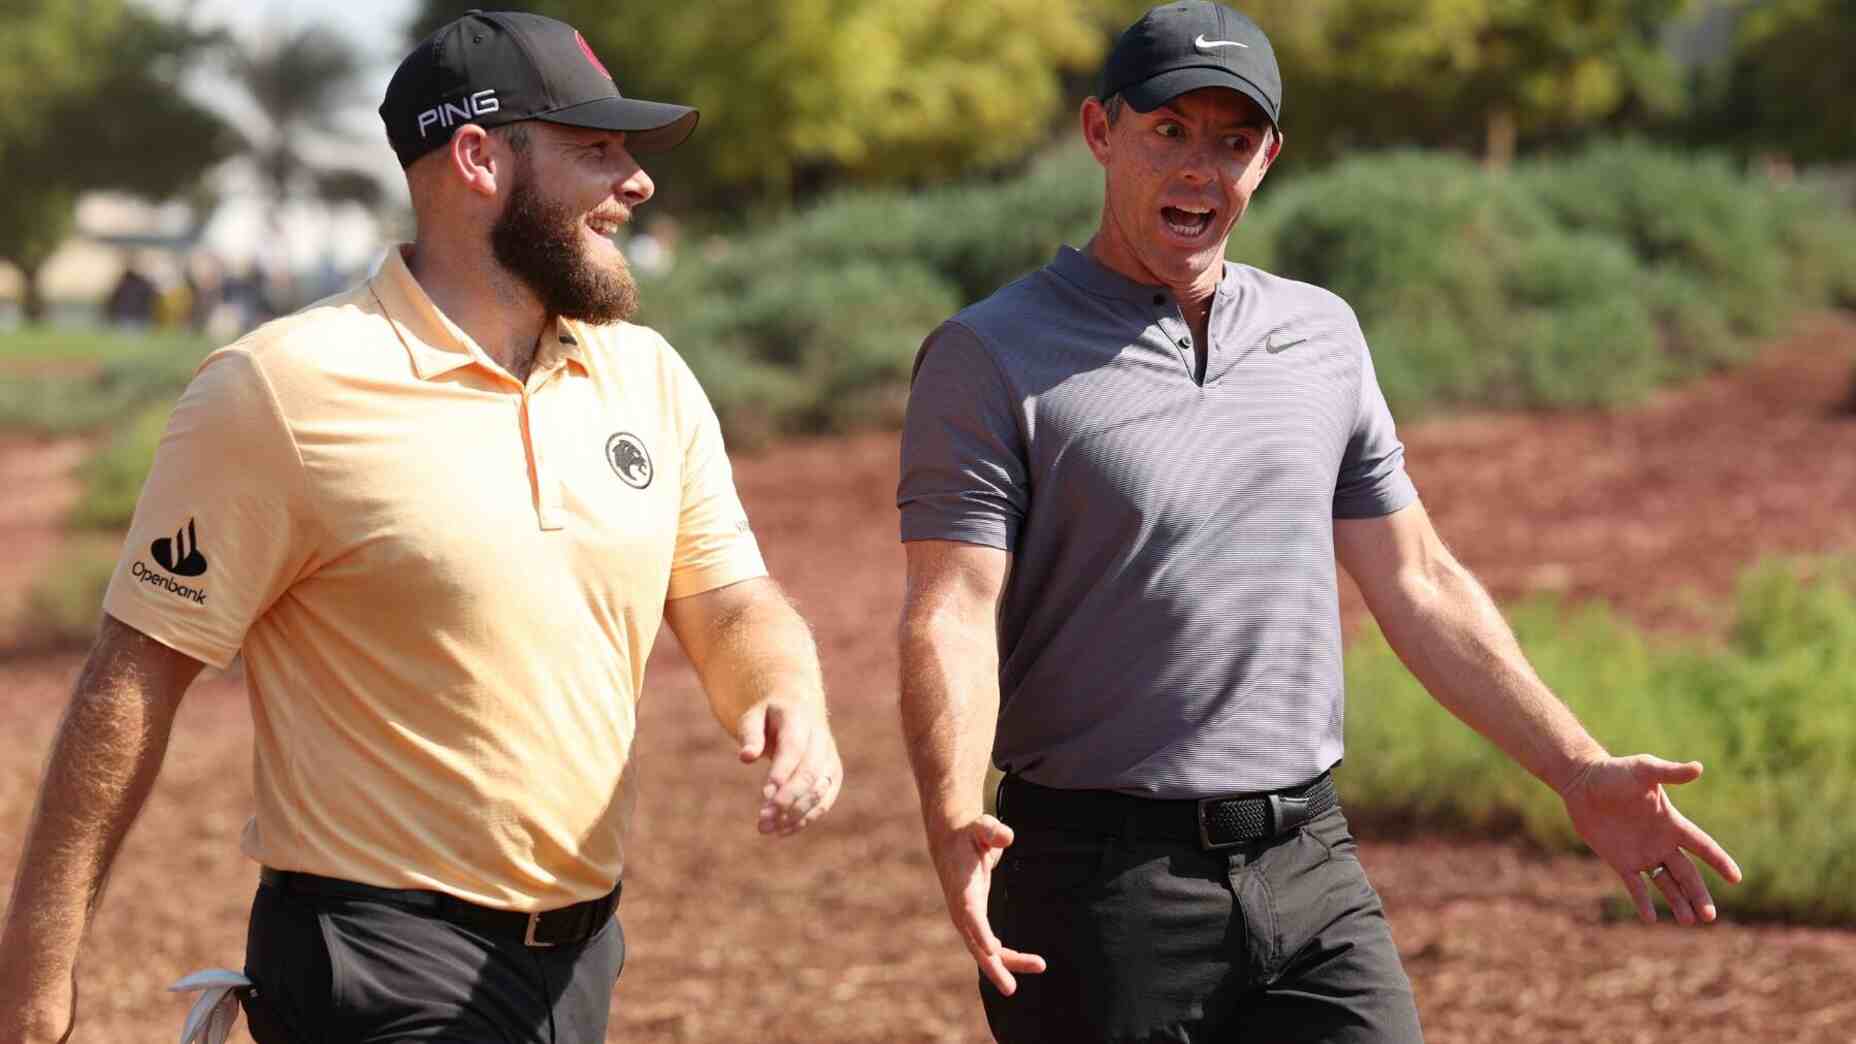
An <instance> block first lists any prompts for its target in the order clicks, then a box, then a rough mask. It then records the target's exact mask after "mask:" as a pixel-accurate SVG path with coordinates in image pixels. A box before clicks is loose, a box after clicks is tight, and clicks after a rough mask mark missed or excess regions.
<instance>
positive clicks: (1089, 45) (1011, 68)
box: [412, 0, 1107, 210]
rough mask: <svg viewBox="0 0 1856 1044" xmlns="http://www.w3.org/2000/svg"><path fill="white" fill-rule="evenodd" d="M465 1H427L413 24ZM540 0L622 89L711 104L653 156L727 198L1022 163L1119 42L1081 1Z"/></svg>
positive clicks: (915, 179) (537, 6)
mask: <svg viewBox="0 0 1856 1044" xmlns="http://www.w3.org/2000/svg"><path fill="white" fill-rule="evenodd" d="M468 6H470V5H469V4H468V3H465V2H457V0H422V3H421V5H420V13H419V16H418V17H417V19H416V20H415V22H414V25H413V27H412V35H413V36H414V38H418V37H421V36H423V35H424V34H426V33H428V32H430V31H431V30H432V29H434V28H436V27H437V26H439V25H442V24H443V23H445V22H446V21H449V20H450V19H451V18H453V17H455V16H457V15H458V14H461V13H462V12H463V11H464V10H465V9H466V8H467V7H468ZM528 6H530V7H531V8H532V9H534V10H537V11H540V12H542V13H546V14H550V15H553V16H555V17H558V18H561V19H563V20H565V21H568V22H571V23H573V24H574V25H575V26H576V27H578V28H579V29H580V30H581V31H582V32H583V33H585V35H586V37H587V39H588V41H589V42H590V43H591V44H592V45H593V48H594V50H596V51H597V52H598V53H599V56H600V58H601V60H602V61H603V62H604V63H605V65H606V67H607V68H609V69H612V70H613V71H614V75H615V76H616V77H617V79H618V83H619V87H620V90H622V91H624V92H625V93H626V94H628V95H637V96H640V97H648V98H662V99H665V100H671V101H679V102H683V103H685V104H690V105H695V106H696V107H698V108H700V109H701V110H702V113H703V117H702V127H701V129H700V130H699V131H698V133H697V134H696V136H695V137H694V138H692V139H691V140H690V142H689V143H688V144H687V145H685V146H683V147H682V148H680V149H678V150H677V151H676V152H675V153H674V154H672V155H671V156H670V157H666V158H665V160H662V161H657V163H663V164H664V165H666V166H668V167H670V168H671V169H673V170H674V171H675V172H676V178H675V179H672V180H675V181H679V182H681V183H682V184H681V187H683V188H684V190H685V191H689V192H693V193H694V194H698V195H701V196H703V197H704V198H703V202H704V204H705V205H707V206H710V207H712V208H714V209H719V210H730V209H739V208H740V207H741V206H742V205H743V203H744V202H749V201H752V200H754V199H756V198H758V199H771V200H774V201H790V200H793V199H796V198H804V197H809V196H811V195H813V194H815V193H816V192H818V191H819V190H821V189H823V188H825V187H827V186H830V185H833V184H839V183H852V184H856V183H864V184H873V183H922V182H928V181H933V180H937V179H942V178H947V177H950V176H953V175H956V174H959V173H962V172H966V171H970V170H972V169H975V168H986V167H993V166H998V165H1001V164H1005V163H1009V162H1011V161H1013V160H1016V159H1019V158H1021V157H1022V156H1024V155H1025V154H1026V153H1027V152H1028V151H1029V150H1030V149H1032V148H1033V147H1035V146H1036V145H1038V144H1039V143H1041V142H1042V141H1043V140H1044V138H1045V137H1046V135H1047V134H1048V132H1049V128H1050V124H1051V120H1052V119H1053V117H1055V116H1057V115H1058V113H1059V110H1060V109H1061V107H1062V102H1063V79H1062V78H1063V75H1064V74H1065V73H1066V72H1074V71H1076V70H1087V69H1092V68H1093V67H1094V65H1095V63H1096V62H1098V61H1099V60H1100V58H1101V55H1102V52H1103V48H1104V47H1105V45H1106V43H1107V40H1106V38H1105V37H1104V36H1103V34H1102V33H1101V32H1100V31H1099V29H1098V28H1097V27H1096V25H1095V23H1094V22H1093V21H1092V19H1091V17H1090V14H1091V11H1090V8H1089V6H1088V3H1086V2H1079V0H992V2H991V3H988V4H986V5H983V8H978V9H976V8H975V6H974V5H971V4H967V3H962V2H960V0H781V2H779V3H767V2H765V0H710V2H707V3H702V4H692V3H688V2H686V0H648V2H647V0H635V2H632V3H628V4H625V5H624V6H623V8H622V9H620V8H614V6H613V5H611V4H610V3H606V2H603V0H538V2H536V3H533V4H530V5H528ZM656 168H657V164H656V163H654V165H653V170H654V172H655V170H656ZM664 180H666V179H663V178H660V181H664Z"/></svg>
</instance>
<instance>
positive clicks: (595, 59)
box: [574, 30, 612, 80]
mask: <svg viewBox="0 0 1856 1044" xmlns="http://www.w3.org/2000/svg"><path fill="white" fill-rule="evenodd" d="M574 42H575V43H578V44H579V45H580V53H581V54H584V55H586V60H587V61H589V62H592V63H593V68H595V69H598V70H599V74H600V75H601V76H604V77H605V78H606V79H608V80H610V79H612V74H611V73H609V72H607V71H606V63H604V62H602V61H600V60H599V55H597V54H594V53H593V45H591V44H589V43H587V42H586V37H584V36H581V35H580V32H579V30H575V31H574Z"/></svg>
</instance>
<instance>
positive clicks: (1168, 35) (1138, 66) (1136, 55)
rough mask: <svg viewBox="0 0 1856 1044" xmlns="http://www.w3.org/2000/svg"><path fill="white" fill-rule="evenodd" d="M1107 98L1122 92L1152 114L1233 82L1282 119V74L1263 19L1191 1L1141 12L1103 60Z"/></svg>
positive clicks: (1205, 1) (1275, 118)
mask: <svg viewBox="0 0 1856 1044" xmlns="http://www.w3.org/2000/svg"><path fill="white" fill-rule="evenodd" d="M1101 86H1102V93H1101V94H1100V95H1098V97H1100V98H1104V99H1106V98H1108V97H1110V96H1112V95H1116V94H1119V95H1121V96H1122V98H1124V99H1125V100H1126V101H1127V103H1128V104H1129V105H1131V106H1133V107H1134V110H1135V111H1136V112H1152V111H1153V110H1154V109H1155V108H1157V107H1158V106H1161V105H1164V104H1166V103H1167V102H1169V101H1172V100H1173V99H1174V98H1177V97H1179V96H1180V95H1182V94H1184V93H1186V92H1187V91H1194V90H1198V89H1199V88H1201V87H1229V88H1231V89H1232V90H1235V91H1239V92H1241V93H1242V94H1243V95H1244V96H1245V97H1247V98H1249V99H1251V100H1252V101H1254V102H1256V103H1257V104H1258V105H1260V106H1262V107H1263V113H1264V115H1266V116H1268V117H1269V118H1270V122H1271V123H1273V124H1276V125H1277V126H1281V124H1282V118H1281V117H1282V73H1281V72H1280V71H1278V70H1277V68H1276V51H1275V50H1274V49H1273V48H1271V47H1270V41H1269V38H1268V37H1266V36H1264V35H1263V30H1262V29H1259V28H1257V23H1255V22H1253V21H1251V20H1250V19H1248V18H1246V17H1244V16H1243V15H1241V14H1239V13H1238V12H1236V11H1233V10H1231V9H1230V8H1228V7H1226V6H1224V5H1223V4H1214V3H1209V2H1208V0H1186V2H1184V3H1172V4H1163V5H1161V6H1159V7H1156V8H1154V9H1152V10H1151V11H1148V12H1147V13H1146V14H1144V15H1142V16H1141V20H1140V21H1138V22H1135V23H1134V24H1133V25H1131V26H1129V27H1128V28H1127V30H1126V31H1125V32H1123V33H1122V34H1121V35H1120V36H1119V37H1117V38H1116V40H1115V46H1114V47H1113V48H1112V49H1111V50H1110V51H1109V53H1108V59H1107V60H1106V61H1104V62H1103V63H1102V85H1101Z"/></svg>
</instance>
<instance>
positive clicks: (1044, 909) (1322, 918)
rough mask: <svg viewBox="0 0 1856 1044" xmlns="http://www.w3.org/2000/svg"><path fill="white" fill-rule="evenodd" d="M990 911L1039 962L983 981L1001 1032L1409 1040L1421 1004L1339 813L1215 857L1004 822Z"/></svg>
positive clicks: (1350, 1042)
mask: <svg viewBox="0 0 1856 1044" xmlns="http://www.w3.org/2000/svg"><path fill="white" fill-rule="evenodd" d="M1010 812H1011V809H1010V805H1009V803H1008V804H1007V808H1006V813H1007V816H1008V822H1009V823H1010V825H1011V826H1012V829H1013V830H1014V832H1015V833H1016V840H1015V841H1014V843H1013V845H1012V847H1010V848H1008V849H1006V851H1005V855H1004V857H1003V858H1002V859H1001V860H1000V862H999V866H998V867H997V869H996V870H995V871H994V874H993V882H992V893H991V900H990V904H989V907H988V916H989V918H990V920H991V922H992V927H993V931H994V932H995V933H996V934H997V935H998V936H999V938H1000V940H1001V941H1002V942H1004V944H1005V945H1006V946H1008V947H1011V948H1012V949H1015V950H1021V951H1028V952H1031V953H1036V954H1041V955H1042V956H1043V957H1044V958H1045V959H1046V960H1047V962H1048V964H1049V968H1048V969H1047V970H1046V971H1044V972H1043V973H1041V974H1038V975H1019V976H1017V979H1018V991H1017V992H1016V993H1014V994H1013V995H1012V996H1010V997H1006V996H1004V995H1003V994H1001V993H999V992H998V991H997V990H996V989H994V988H993V986H992V984H991V983H990V982H989V981H987V980H986V979H985V978H984V977H982V978H981V980H980V992H981V996H982V999H983V1000H984V1002H985V1005H986V1019H987V1022H988V1023H989V1024H990V1025H991V1027H992V1031H993V1035H994V1036H995V1037H997V1038H998V1040H1000V1041H1001V1042H1003V1044H1050V1042H1056V1041H1062V1042H1064V1044H1088V1042H1094V1041H1103V1042H1109V1041H1112V1042H1117V1044H1120V1042H1133V1041H1143V1042H1145V1041H1171V1042H1193V1044H1198V1042H1204V1041H1218V1042H1240V1041H1241V1042H1252V1041H1254V1042H1259V1044H1278V1042H1287V1041H1309V1042H1316V1041H1320V1042H1323V1044H1366V1042H1372V1044H1418V1042H1420V1041H1422V1040H1423V1034H1422V1032H1421V1031H1420V1029H1419V1027H1418V1012H1417V1007H1416V1005H1415V1003H1414V1001H1413V998H1412V992H1411V982H1410V980H1409V979H1407V978H1406V976H1405V971H1404V968H1403V967H1402V966H1401V965H1400V963H1399V959H1398V950H1397V949H1396V947H1394V945H1393V943H1392V934H1391V931H1390V930H1389V928H1388V927H1387V924H1386V919H1385V910H1384V908H1383V907H1382V906H1381V905H1380V902H1379V896H1378V894H1377V893H1376V892H1374V891H1373V888H1372V885H1370V884H1369V883H1367V880H1366V874H1365V873H1364V871H1362V870H1361V868H1360V861H1359V858H1358V855H1357V854H1356V851H1355V845H1354V840H1353V836H1352V835H1351V834H1350V833H1349V832H1348V829H1347V821H1346V819H1345V818H1344V817H1343V816H1342V815H1341V811H1340V809H1338V808H1335V809H1332V810H1330V811H1329V812H1327V813H1325V814H1324V815H1321V816H1318V817H1316V818H1315V819H1313V820H1311V821H1309V822H1308V823H1306V824H1305V825H1303V826H1301V827H1299V828H1297V829H1295V830H1292V831H1290V832H1288V833H1285V834H1282V835H1279V836H1277V837H1273V838H1269V839H1266V840H1262V841H1252V842H1246V843H1243V844H1240V845H1238V846H1236V847H1234V848H1230V849H1225V850H1222V851H1216V852H1207V851H1203V850H1202V849H1201V848H1200V847H1199V845H1198V844H1197V843H1196V842H1188V841H1180V840H1158V839H1153V838H1142V837H1140V836H1139V835H1138V825H1135V824H1128V825H1125V826H1124V827H1123V828H1122V832H1120V833H1118V834H1115V835H1114V836H1101V835H1099V834H1090V833H1078V832H1071V831H1063V830H1052V829H1040V828H1039V827H1038V826H1037V825H1036V824H1022V823H1019V822H1012V821H1011V820H1010V819H1009V816H1010Z"/></svg>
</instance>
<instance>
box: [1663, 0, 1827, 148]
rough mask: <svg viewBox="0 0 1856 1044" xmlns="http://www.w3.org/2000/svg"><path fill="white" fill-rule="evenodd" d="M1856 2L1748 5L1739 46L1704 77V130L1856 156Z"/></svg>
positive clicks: (1713, 138) (1757, 143) (1721, 138)
mask: <svg viewBox="0 0 1856 1044" xmlns="http://www.w3.org/2000/svg"><path fill="white" fill-rule="evenodd" d="M1852 55H1856V0H1770V2H1767V3H1762V4H1758V5H1754V6H1752V7H1750V8H1748V9H1747V11H1746V13H1745V14H1744V15H1743V16H1742V18H1741V19H1740V23H1739V26H1738V28H1737V31H1736V32H1735V38H1734V51H1733V55H1732V56H1731V58H1730V59H1729V60H1728V61H1727V62H1726V63H1724V64H1722V65H1721V66H1719V67H1717V68H1715V69H1713V70H1711V71H1709V72H1707V73H1704V75H1703V77H1702V82H1701V95H1702V99H1703V100H1702V103H1701V110H1702V112H1701V115H1700V117H1699V118H1698V120H1697V125H1698V127H1699V130H1700V134H1701V136H1702V137H1703V138H1704V139H1705V140H1707V141H1709V142H1714V143H1722V144H1729V145H1734V146H1738V147H1740V148H1742V149H1745V150H1753V149H1761V150H1770V151H1775V152H1780V153H1784V154H1785V155H1786V156H1787V157H1788V158H1790V159H1794V160H1798V161H1800V162H1805V163H1812V162H1834V161H1842V160H1849V159H1852V158H1856V73H1853V72H1852V68H1856V67H1853V66H1852V65H1851V56H1852Z"/></svg>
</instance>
